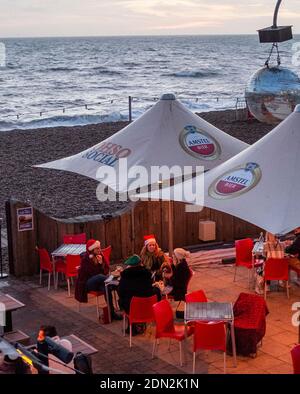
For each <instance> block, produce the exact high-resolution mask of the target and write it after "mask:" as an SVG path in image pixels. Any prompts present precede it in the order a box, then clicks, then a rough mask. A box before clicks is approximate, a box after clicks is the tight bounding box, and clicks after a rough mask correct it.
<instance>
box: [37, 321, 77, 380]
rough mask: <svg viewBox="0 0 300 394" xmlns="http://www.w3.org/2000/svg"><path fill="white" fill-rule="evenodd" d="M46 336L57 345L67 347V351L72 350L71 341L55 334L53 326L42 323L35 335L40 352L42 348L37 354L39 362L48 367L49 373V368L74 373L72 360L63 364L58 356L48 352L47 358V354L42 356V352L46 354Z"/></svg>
mask: <svg viewBox="0 0 300 394" xmlns="http://www.w3.org/2000/svg"><path fill="white" fill-rule="evenodd" d="M46 337H49V338H51V339H52V340H53V341H54V342H56V343H57V344H58V345H60V346H62V347H64V348H65V349H67V350H68V351H69V352H72V348H73V346H72V343H71V342H70V341H69V340H68V339H61V338H60V337H59V336H58V335H57V331H56V328H55V327H54V326H47V325H43V326H41V327H40V329H39V332H38V336H37V348H38V350H39V352H40V349H41V350H42V352H41V354H40V355H39V356H38V357H39V358H40V360H41V362H42V363H43V364H44V365H47V366H48V367H49V368H50V373H53V371H52V372H51V370H54V369H56V370H58V371H60V372H62V373H66V374H74V373H75V371H74V363H73V361H70V362H69V363H68V364H67V365H68V366H64V365H62V361H61V360H60V359H59V358H57V357H56V356H54V355H53V354H49V355H48V359H47V356H46V357H45V356H44V357H43V356H42V354H48V349H47V348H48V345H47V344H46V343H45V338H46ZM43 350H44V351H45V353H44V352H43Z"/></svg>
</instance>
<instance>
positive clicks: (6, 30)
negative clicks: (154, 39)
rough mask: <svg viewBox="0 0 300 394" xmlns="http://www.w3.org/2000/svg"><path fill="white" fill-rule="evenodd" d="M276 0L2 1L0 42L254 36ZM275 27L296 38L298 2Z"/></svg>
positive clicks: (285, 4) (289, 2) (287, 1)
mask: <svg viewBox="0 0 300 394" xmlns="http://www.w3.org/2000/svg"><path fill="white" fill-rule="evenodd" d="M276 2H277V0H262V1H259V0H238V1H231V0H227V1H226V0H211V1H209V0H0V37H43V36H116V35H117V36H119V35H176V34H178V35H179V34H180V35H181V34H256V30H257V29H260V28H263V27H267V26H270V25H272V22H273V12H274V8H275V5H276ZM278 25H293V26H294V27H293V32H294V33H295V34H296V33H300V1H299V0H283V1H282V4H281V7H280V11H279V18H278Z"/></svg>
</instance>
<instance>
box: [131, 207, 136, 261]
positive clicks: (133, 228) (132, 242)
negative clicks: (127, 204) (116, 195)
mask: <svg viewBox="0 0 300 394" xmlns="http://www.w3.org/2000/svg"><path fill="white" fill-rule="evenodd" d="M134 208H135V206H133V207H132V208H131V250H132V254H134V253H135V227H134Z"/></svg>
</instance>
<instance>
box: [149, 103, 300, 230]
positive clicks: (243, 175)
mask: <svg viewBox="0 0 300 394" xmlns="http://www.w3.org/2000/svg"><path fill="white" fill-rule="evenodd" d="M299 151H300V106H297V107H296V109H295V111H294V112H293V113H292V114H291V115H289V116H288V117H287V118H286V119H285V120H284V121H283V122H281V123H280V124H279V125H278V126H277V127H275V128H274V129H273V130H272V131H271V132H270V133H268V134H267V135H266V136H264V137H263V138H262V139H260V140H259V141H257V142H256V143H255V144H253V145H251V146H250V147H248V148H247V149H245V150H244V151H242V152H240V153H239V154H237V155H236V156H234V157H232V158H231V159H229V160H227V161H226V162H224V163H222V164H220V165H219V166H218V167H216V168H214V169H212V170H211V171H209V172H207V173H205V174H202V175H200V176H198V177H196V178H195V179H194V180H189V181H186V182H184V183H183V184H181V185H180V184H178V185H175V186H174V187H171V188H167V189H165V190H164V191H163V194H162V195H160V193H161V192H152V193H150V194H148V197H152V198H162V199H169V198H170V195H171V199H174V200H179V198H177V197H176V196H178V195H180V193H179V189H180V188H181V189H182V188H187V189H191V188H192V185H193V184H195V182H198V183H199V184H201V182H203V181H204V206H206V207H209V208H213V209H216V210H218V211H222V212H226V213H229V214H231V215H234V216H237V217H239V218H241V219H244V220H246V221H248V222H250V223H253V224H255V225H257V226H259V227H261V228H263V229H265V230H267V231H270V232H272V233H274V234H280V233H281V234H285V233H287V232H289V231H291V230H292V229H294V228H296V227H298V226H300V183H299V177H300V155H299ZM170 193H171V194H170ZM143 196H144V197H146V196H147V194H144V195H143ZM180 200H181V201H185V202H190V203H193V201H192V200H189V199H188V198H185V197H184V195H183V198H180Z"/></svg>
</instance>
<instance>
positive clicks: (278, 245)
mask: <svg viewBox="0 0 300 394" xmlns="http://www.w3.org/2000/svg"><path fill="white" fill-rule="evenodd" d="M284 248H285V244H284V242H280V241H278V242H266V243H265V245H264V255H265V256H266V258H267V259H271V258H272V259H283V258H284Z"/></svg>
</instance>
